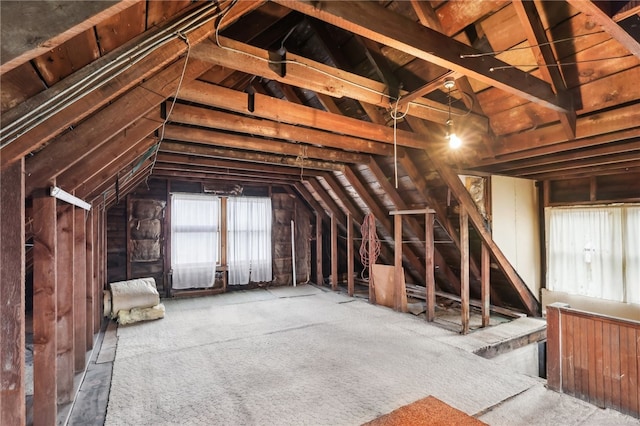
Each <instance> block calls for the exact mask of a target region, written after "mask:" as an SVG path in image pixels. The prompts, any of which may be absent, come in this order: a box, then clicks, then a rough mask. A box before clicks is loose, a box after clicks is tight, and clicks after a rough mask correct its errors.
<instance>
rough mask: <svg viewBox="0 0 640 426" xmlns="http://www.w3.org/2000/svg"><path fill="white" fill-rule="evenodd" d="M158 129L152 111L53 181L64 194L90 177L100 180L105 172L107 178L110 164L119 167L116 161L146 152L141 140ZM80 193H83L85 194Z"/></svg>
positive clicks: (156, 113) (159, 122)
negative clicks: (62, 189) (99, 176)
mask: <svg viewBox="0 0 640 426" xmlns="http://www.w3.org/2000/svg"><path fill="white" fill-rule="evenodd" d="M161 125H162V120H161V119H160V115H159V111H153V112H152V113H151V114H149V115H148V116H146V117H142V118H140V119H139V120H137V121H135V122H134V123H133V124H131V125H130V126H129V127H127V128H126V129H124V130H123V131H121V132H119V133H118V134H117V135H116V136H114V137H113V138H111V139H109V140H108V141H106V142H105V143H104V145H102V146H101V147H100V148H98V149H96V150H95V151H94V152H93V154H92V155H90V156H89V157H88V158H86V159H85V160H84V161H81V162H79V163H77V164H75V165H74V166H72V167H70V168H69V169H68V170H67V171H65V172H64V173H62V174H60V175H59V176H58V177H56V182H57V184H58V186H60V187H61V188H64V189H65V190H66V191H67V192H69V191H75V190H76V189H78V188H79V187H80V186H81V185H83V184H85V183H86V182H88V181H89V180H91V179H92V178H93V177H94V176H98V175H101V176H104V173H105V171H106V174H107V175H109V176H111V174H112V172H111V173H110V172H108V171H109V170H111V169H112V166H113V165H114V164H119V163H120V162H119V159H120V158H121V157H122V156H127V155H128V154H129V153H130V152H131V153H132V155H134V156H136V157H139V156H141V155H142V154H143V153H144V152H145V151H146V150H147V149H149V146H151V145H150V144H149V142H150V140H145V138H146V137H147V136H149V135H151V134H152V133H153V132H154V131H155V130H157V129H158V128H159V127H160V126H161ZM81 192H83V193H84V194H86V193H87V192H86V190H85V191H81Z"/></svg>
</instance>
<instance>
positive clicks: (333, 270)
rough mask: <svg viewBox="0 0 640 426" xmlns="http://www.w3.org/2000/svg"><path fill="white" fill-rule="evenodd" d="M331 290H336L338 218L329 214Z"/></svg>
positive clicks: (334, 214)
mask: <svg viewBox="0 0 640 426" xmlns="http://www.w3.org/2000/svg"><path fill="white" fill-rule="evenodd" d="M331 290H333V291H336V290H338V218H337V217H336V213H333V214H332V215H331Z"/></svg>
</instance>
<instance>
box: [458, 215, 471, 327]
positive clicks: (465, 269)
mask: <svg viewBox="0 0 640 426" xmlns="http://www.w3.org/2000/svg"><path fill="white" fill-rule="evenodd" d="M460 303H461V305H462V306H461V316H462V334H467V333H469V214H468V213H467V209H465V208H464V206H463V205H462V204H460Z"/></svg>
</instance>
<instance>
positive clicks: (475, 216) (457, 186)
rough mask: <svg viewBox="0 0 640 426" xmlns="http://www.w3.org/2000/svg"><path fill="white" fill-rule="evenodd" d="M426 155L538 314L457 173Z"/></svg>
mask: <svg viewBox="0 0 640 426" xmlns="http://www.w3.org/2000/svg"><path fill="white" fill-rule="evenodd" d="M410 125H411V126H412V127H413V128H414V130H416V131H418V132H422V130H420V123H419V122H416V121H415V120H410ZM427 155H428V156H429V159H430V160H431V162H432V164H433V166H434V168H435V169H436V171H437V172H438V174H439V175H440V177H441V178H442V179H443V181H444V182H445V183H446V184H447V186H448V187H449V189H450V190H451V192H452V193H453V194H454V196H455V197H456V199H457V200H458V203H459V204H460V207H461V208H464V209H465V210H466V212H467V214H468V215H469V219H471V222H472V224H473V226H474V227H475V229H476V231H477V232H478V235H479V236H480V238H482V240H483V241H484V242H485V243H486V244H487V247H488V248H489V251H490V252H491V255H492V257H493V258H494V259H495V260H496V263H497V264H498V266H499V267H500V269H501V270H502V272H503V273H504V274H505V276H506V278H507V279H508V280H509V282H510V283H511V285H512V286H513V288H514V290H516V292H517V293H518V296H519V298H520V300H521V301H522V303H523V305H524V307H525V308H526V310H527V312H528V313H529V314H530V315H534V316H535V315H538V314H539V309H540V306H539V302H538V301H537V300H536V298H535V297H534V296H533V294H532V293H531V290H529V288H528V287H527V285H526V284H525V283H524V281H522V278H520V276H519V275H518V273H517V272H516V270H515V269H514V267H513V265H511V263H509V261H508V260H507V258H506V256H505V255H504V253H503V252H502V250H500V248H499V247H498V245H497V244H496V243H495V241H493V238H492V236H491V232H490V231H489V230H488V229H487V225H486V223H485V219H484V218H483V217H482V215H481V214H480V212H479V211H478V208H477V207H476V204H475V202H474V201H473V199H472V198H471V195H469V192H468V191H467V189H466V188H465V187H464V185H463V184H462V181H461V180H460V178H459V177H458V175H457V174H456V173H454V172H453V170H451V169H450V168H449V166H447V165H446V164H444V162H443V161H442V160H441V159H440V158H438V157H437V156H434V155H429V152H427ZM461 243H462V241H461Z"/></svg>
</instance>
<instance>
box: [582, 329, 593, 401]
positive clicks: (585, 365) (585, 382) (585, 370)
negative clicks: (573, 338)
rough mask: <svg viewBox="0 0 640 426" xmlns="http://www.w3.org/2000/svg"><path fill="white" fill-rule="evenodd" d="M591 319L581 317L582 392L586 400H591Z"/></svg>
mask: <svg viewBox="0 0 640 426" xmlns="http://www.w3.org/2000/svg"><path fill="white" fill-rule="evenodd" d="M590 322H591V321H590V320H587V319H580V322H579V324H580V325H579V327H580V371H579V374H580V393H581V395H582V399H583V400H584V401H589V343H588V333H589V327H588V324H589V323H590Z"/></svg>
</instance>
